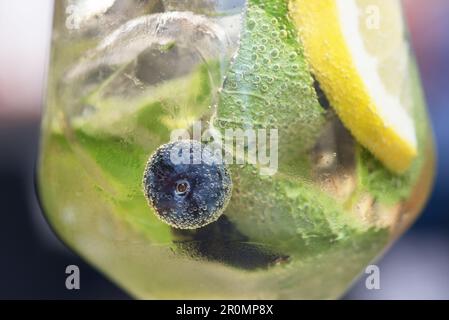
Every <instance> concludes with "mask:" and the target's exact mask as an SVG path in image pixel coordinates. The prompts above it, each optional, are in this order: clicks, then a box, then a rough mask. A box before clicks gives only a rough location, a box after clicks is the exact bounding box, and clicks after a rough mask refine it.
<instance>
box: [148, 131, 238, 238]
mask: <svg viewBox="0 0 449 320" xmlns="http://www.w3.org/2000/svg"><path fill="white" fill-rule="evenodd" d="M143 186H144V192H145V196H146V197H147V199H148V202H149V204H150V205H151V206H152V207H153V208H154V210H155V213H156V215H157V216H158V217H159V219H161V220H162V221H164V222H166V223H168V224H169V225H171V226H173V227H175V228H179V229H196V228H200V227H203V226H205V225H207V224H209V223H211V222H214V221H215V220H217V219H218V218H219V217H220V215H221V214H222V213H223V211H224V209H225V208H226V205H227V203H228V201H229V198H230V196H231V190H232V181H231V177H230V174H229V172H228V170H227V168H226V166H225V165H224V164H223V163H222V161H221V159H220V158H219V157H218V156H217V155H215V154H214V153H213V152H211V151H210V149H209V148H206V147H205V145H204V144H202V143H200V142H198V141H195V140H181V141H176V142H170V143H167V144H164V145H162V146H160V147H159V148H158V149H157V150H156V151H155V152H154V154H153V155H152V156H151V157H150V159H149V160H148V163H147V166H146V168H145V173H144V177H143Z"/></svg>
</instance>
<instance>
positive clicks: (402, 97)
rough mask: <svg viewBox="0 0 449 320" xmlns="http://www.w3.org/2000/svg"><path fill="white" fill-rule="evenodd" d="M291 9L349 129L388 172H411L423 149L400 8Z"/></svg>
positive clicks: (330, 5)
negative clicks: (414, 112) (419, 146)
mask: <svg viewBox="0 0 449 320" xmlns="http://www.w3.org/2000/svg"><path fill="white" fill-rule="evenodd" d="M289 9H290V15H291V17H292V18H293V20H294V23H295V24H296V26H297V28H298V32H299V35H300V37H301V40H302V42H303V44H304V50H305V54H306V56H307V59H308V61H309V63H310V65H311V68H312V70H313V72H314V75H315V77H316V78H317V80H318V81H319V82H320V85H321V87H322V89H323V91H324V92H325V93H326V95H327V97H328V99H329V101H330V103H331V105H332V106H333V108H334V109H335V110H336V112H337V114H338V116H339V117H340V119H341V120H342V122H343V123H344V125H345V126H346V127H347V128H348V129H349V130H350V131H351V133H352V134H353V135H354V137H355V139H356V140H358V142H359V143H360V144H362V145H363V146H365V147H366V148H367V149H369V150H370V151H371V152H372V153H373V154H374V155H375V156H376V157H377V158H378V159H379V160H380V161H382V163H383V164H384V165H385V166H386V167H387V168H389V169H390V170H392V171H394V172H396V173H402V172H404V171H406V170H407V168H409V167H410V164H411V162H412V160H413V158H414V157H415V156H416V154H417V141H416V133H415V126H414V122H413V118H412V117H411V113H412V101H410V100H407V99H408V98H407V97H409V96H410V95H409V94H408V92H407V90H409V88H408V77H409V75H408V63H409V62H408V59H409V51H408V45H407V41H406V38H405V30H404V22H403V17H402V11H401V5H400V1H397V0H394V1H392V0H314V1H311V0H291V1H290V4H289Z"/></svg>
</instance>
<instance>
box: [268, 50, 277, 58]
mask: <svg viewBox="0 0 449 320" xmlns="http://www.w3.org/2000/svg"><path fill="white" fill-rule="evenodd" d="M270 55H271V57H273V58H277V57H279V50H278V49H276V48H274V49H273V50H271V52H270Z"/></svg>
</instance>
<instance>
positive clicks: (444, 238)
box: [0, 0, 449, 299]
mask: <svg viewBox="0 0 449 320" xmlns="http://www.w3.org/2000/svg"><path fill="white" fill-rule="evenodd" d="M92 1H93V0H92ZM385 1H388V0H385ZM403 2H404V5H405V13H406V17H407V20H408V23H409V28H410V32H411V36H412V42H413V46H414V49H415V52H416V56H417V59H418V63H419V67H420V71H421V75H422V81H423V85H424V90H425V92H426V98H427V103H428V106H429V112H430V116H431V119H432V121H433V128H434V132H435V136H436V143H437V149H438V168H437V175H436V184H435V188H434V192H433V194H432V197H431V198H430V201H429V202H428V205H427V207H426V209H425V212H424V213H423V215H422V216H421V218H420V219H419V220H418V221H417V222H416V223H415V225H414V226H413V228H412V229H410V230H409V231H408V232H407V233H406V234H405V235H404V236H403V237H402V238H401V239H400V240H399V241H398V242H397V243H396V244H394V246H393V247H392V248H391V249H390V250H389V251H388V252H387V254H386V255H385V256H384V257H383V258H382V259H381V260H380V261H378V265H379V267H380V273H381V289H380V290H367V289H366V288H365V285H364V281H365V278H364V277H362V278H361V280H359V281H358V282H356V283H355V284H354V286H353V288H352V289H351V290H350V291H349V292H348V294H347V295H346V297H345V298H346V299H449V214H448V209H447V205H448V201H449V165H448V164H447V163H448V162H449V125H448V122H449V86H448V85H449V34H448V32H447V30H449V19H447V17H448V16H449V1H447V0H427V1H422V0H404V1H403ZM51 12H52V1H51V0H40V1H33V0H18V1H11V0H0V219H1V220H0V221H1V222H0V253H1V255H2V256H1V258H0V298H3V299H10V298H27V299H33V298H38V299H48V298H59V299H65V298H69V299H82V298H86V299H89V298H94V299H102V298H111V299H126V298H129V297H128V296H127V295H126V293H124V292H123V291H121V290H120V289H119V288H117V287H116V286H115V285H114V284H112V283H111V282H109V281H108V280H107V279H105V278H104V277H103V276H102V275H101V274H100V273H98V272H97V271H95V270H94V269H92V268H91V267H90V266H88V265H87V264H86V263H85V262H83V261H82V260H81V259H80V258H79V257H78V256H76V255H75V254H73V253H72V252H71V251H70V250H69V249H67V248H66V247H65V246H64V245H63V244H62V243H61V242H60V241H59V240H58V239H57V238H56V237H55V236H54V234H53V233H52V231H51V230H50V228H49V226H48V225H47V223H46V221H45V219H44V217H43V215H42V213H41V212H40V208H39V204H38V202H37V199H36V195H35V190H34V166H35V159H36V156H37V151H38V143H39V124H40V114H41V110H42V99H43V96H42V92H43V90H44V84H45V72H46V65H47V63H48V52H49V41H50V32H51ZM70 264H75V265H78V266H79V268H80V270H81V273H82V276H81V290H73V291H69V290H67V289H66V288H65V278H66V274H65V268H66V266H67V265H70Z"/></svg>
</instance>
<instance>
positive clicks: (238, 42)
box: [38, 0, 434, 299]
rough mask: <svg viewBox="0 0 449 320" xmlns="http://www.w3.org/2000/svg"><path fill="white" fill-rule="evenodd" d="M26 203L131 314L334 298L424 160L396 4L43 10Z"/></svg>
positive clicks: (421, 111) (422, 115)
mask: <svg viewBox="0 0 449 320" xmlns="http://www.w3.org/2000/svg"><path fill="white" fill-rule="evenodd" d="M40 150H41V153H40V159H39V166H38V186H39V194H40V198H41V201H42V205H43V209H44V210H45V213H46V215H47V217H48V220H49V222H50V223H51V225H52V226H53V228H54V229H55V231H56V232H57V234H58V235H59V236H60V237H61V238H62V239H63V240H64V241H65V242H66V244H67V245H69V246H70V247H71V248H73V249H74V250H75V251H76V252H77V253H79V254H80V255H81V256H82V257H84V258H85V259H86V260H87V261H89V262H90V263H92V264H93V265H94V266H95V267H97V268H98V269H100V270H101V271H102V272H104V273H105V274H106V275H107V276H108V277H109V278H111V279H112V280H113V281H114V282H116V283H117V284H118V285H120V286H121V287H122V288H124V289H125V290H126V291H127V292H129V293H130V294H131V295H133V296H135V297H138V298H186V299H196V298H206V299H207V298H224V299H240V298H244V299H292V298H293V299H298V298H299V299H310V298H327V299H329V298H337V297H339V296H341V295H342V294H343V293H344V292H345V290H346V289H347V288H348V286H349V285H350V284H351V282H352V281H353V280H354V279H355V278H356V277H357V275H359V274H360V273H361V272H362V271H363V270H364V268H365V267H366V266H367V265H368V264H369V263H370V262H371V261H373V260H374V259H375V258H376V257H377V256H378V255H379V254H381V253H382V252H383V250H384V249H385V248H386V247H387V246H388V245H389V244H390V243H391V242H392V241H393V240H394V239H395V238H396V237H397V236H399V235H400V234H401V233H402V232H403V231H404V230H405V229H407V228H408V227H409V226H410V224H411V223H412V222H413V221H414V219H415V218H416V216H417V215H418V213H419V212H420V210H421V209H422V206H423V204H424V202H425V200H426V198H427V196H428V193H429V190H430V187H431V182H432V176H433V170H434V158H433V154H434V150H433V140H432V135H431V130H430V127H429V122H428V118H427V114H426V108H425V103H424V100H423V94H422V91H421V86H420V82H419V75H418V72H417V69H416V64H415V60H414V57H413V54H412V52H411V51H410V46H409V43H408V35H407V30H406V28H405V24H404V19H403V16H402V11H401V4H400V1H396V0H394V1H393V0H388V1H386V0H314V1H312V0H247V1H243V0H229V1H225V0H197V1H172V0H148V1H137V0H102V1H83V0H72V1H69V0H67V1H56V3H55V11H54V25H53V37H52V50H51V58H50V69H49V78H48V95H47V100H46V108H45V112H44V116H43V121H42V140H41V149H40Z"/></svg>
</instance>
